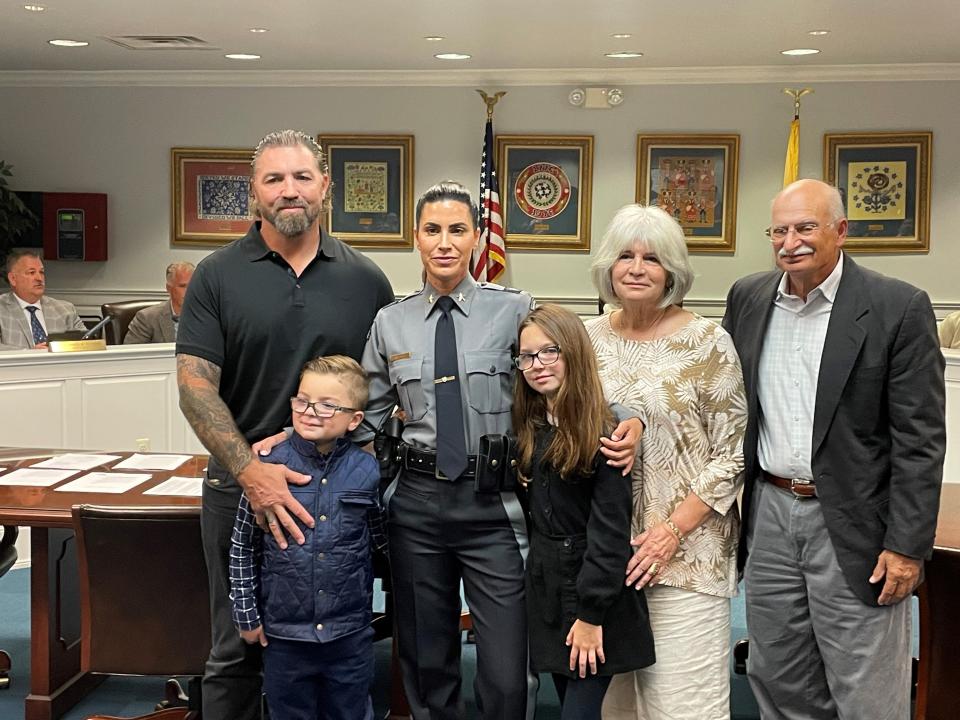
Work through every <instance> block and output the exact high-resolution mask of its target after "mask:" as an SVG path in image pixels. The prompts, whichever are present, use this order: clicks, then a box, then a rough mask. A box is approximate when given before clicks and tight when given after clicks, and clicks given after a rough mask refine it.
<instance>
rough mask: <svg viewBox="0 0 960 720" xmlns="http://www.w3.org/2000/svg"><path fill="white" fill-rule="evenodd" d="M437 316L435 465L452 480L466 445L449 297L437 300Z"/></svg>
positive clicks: (462, 463)
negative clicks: (438, 311)
mask: <svg viewBox="0 0 960 720" xmlns="http://www.w3.org/2000/svg"><path fill="white" fill-rule="evenodd" d="M437 307H438V308H439V309H440V317H438V318H437V332H436V335H435V336H434V346H433V360H434V372H435V376H436V377H435V379H434V381H433V382H434V386H433V388H434V394H435V397H436V399H437V467H438V468H439V469H440V472H442V473H443V474H444V475H445V476H447V477H448V478H450V479H451V480H455V479H457V478H458V477H460V475H461V474H462V473H463V471H464V470H466V469H467V444H466V440H465V439H464V431H463V400H462V399H461V397H460V371H459V369H458V368H457V332H456V329H455V328H454V327H453V318H452V317H451V316H450V311H451V310H452V309H453V298H451V297H450V296H449V295H441V296H440V297H439V298H438V299H437Z"/></svg>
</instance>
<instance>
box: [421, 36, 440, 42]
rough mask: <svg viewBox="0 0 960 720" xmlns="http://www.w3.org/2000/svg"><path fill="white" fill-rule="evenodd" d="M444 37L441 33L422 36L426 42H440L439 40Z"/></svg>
mask: <svg viewBox="0 0 960 720" xmlns="http://www.w3.org/2000/svg"><path fill="white" fill-rule="evenodd" d="M444 39H445V38H444V37H443V35H427V36H426V37H425V38H424V40H426V41H427V42H440V41H441V40H444Z"/></svg>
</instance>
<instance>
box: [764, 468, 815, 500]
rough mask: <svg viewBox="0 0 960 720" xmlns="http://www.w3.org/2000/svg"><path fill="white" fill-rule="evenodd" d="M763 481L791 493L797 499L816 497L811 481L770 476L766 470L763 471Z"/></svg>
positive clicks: (813, 484)
mask: <svg viewBox="0 0 960 720" xmlns="http://www.w3.org/2000/svg"><path fill="white" fill-rule="evenodd" d="M763 479H764V480H766V481H767V482H768V483H770V484H771V485H776V486H777V487H778V488H780V489H781V490H786V491H787V492H788V493H793V495H794V497H798V498H815V497H817V486H816V483H814V482H813V481H812V480H801V479H800V478H782V477H779V476H777V475H771V474H770V473H768V472H767V471H766V470H764V471H763Z"/></svg>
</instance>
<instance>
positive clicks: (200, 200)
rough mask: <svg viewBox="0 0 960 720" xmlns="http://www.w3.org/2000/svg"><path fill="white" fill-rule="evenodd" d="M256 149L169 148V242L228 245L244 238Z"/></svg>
mask: <svg viewBox="0 0 960 720" xmlns="http://www.w3.org/2000/svg"><path fill="white" fill-rule="evenodd" d="M252 155H253V150H252V149H240V148H189V147H175V148H171V149H170V243H171V244H172V245H225V244H227V243H229V242H232V241H233V240H236V239H237V238H240V237H243V236H244V235H245V234H246V232H247V230H249V229H250V223H252V222H253V220H254V218H253V213H252V212H251V208H250V159H251V157H252Z"/></svg>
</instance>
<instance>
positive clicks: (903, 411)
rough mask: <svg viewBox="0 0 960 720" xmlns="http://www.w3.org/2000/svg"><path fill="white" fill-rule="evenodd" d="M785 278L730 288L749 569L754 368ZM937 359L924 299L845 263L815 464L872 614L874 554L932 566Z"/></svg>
mask: <svg viewBox="0 0 960 720" xmlns="http://www.w3.org/2000/svg"><path fill="white" fill-rule="evenodd" d="M782 276H783V273H781V272H780V271H773V272H766V273H758V274H756V275H751V276H749V277H746V278H743V279H742V280H739V281H737V282H736V283H735V284H734V286H733V287H732V288H731V289H730V293H729V294H728V295H727V307H726V315H725V317H724V319H723V326H724V328H726V330H727V331H728V332H729V333H730V335H731V336H732V337H733V340H734V343H735V344H736V347H737V352H738V353H739V354H740V361H741V363H742V365H743V375H744V382H745V385H746V392H747V407H748V410H749V420H748V422H747V431H746V437H745V439H744V446H743V452H744V460H745V464H746V473H747V474H746V477H747V481H746V485H745V488H744V494H743V524H742V527H741V534H740V547H739V553H738V566H739V568H740V569H741V571H742V570H743V564H744V562H745V561H746V556H747V548H746V537H747V531H748V529H749V525H750V522H751V521H752V519H753V518H752V516H751V511H752V508H751V499H752V497H751V496H752V492H751V491H752V488H753V483H754V482H755V481H757V480H758V478H759V475H760V472H761V468H760V466H759V463H758V461H757V437H758V417H759V412H758V411H759V407H758V399H757V381H758V377H757V374H758V368H759V362H760V353H761V351H762V350H763V342H764V337H765V335H766V328H767V324H768V322H769V320H770V314H771V311H772V309H773V302H774V299H775V297H776V293H777V286H778V284H779V282H780V278H781V277H782ZM943 373H944V359H943V353H942V352H941V351H940V346H939V341H938V340H937V327H936V319H935V317H934V314H933V308H932V307H931V305H930V299H929V298H928V297H927V294H926V293H925V292H923V291H922V290H919V289H917V288H915V287H913V286H912V285H909V284H907V283H905V282H902V281H900V280H895V279H893V278H889V277H885V276H884V275H880V274H879V273H876V272H873V271H872V270H868V269H866V268H862V267H860V266H859V265H857V264H856V263H855V262H854V261H853V260H851V259H850V257H849V256H848V255H846V254H844V257H843V275H842V276H841V279H840V285H839V287H838V290H837V296H836V299H835V302H834V306H833V310H832V312H831V315H830V324H829V326H828V328H827V335H826V339H825V340H824V345H823V356H822V358H821V361H820V375H819V381H818V385H817V397H816V405H815V408H814V420H813V447H812V454H811V460H812V466H813V477H814V481H815V482H816V484H817V491H818V494H819V496H820V504H821V507H822V509H823V515H824V519H825V520H826V525H827V530H828V532H829V533H830V539H831V540H832V542H833V545H834V547H835V549H836V552H837V559H838V561H839V563H840V568H841V570H842V571H843V574H844V577H845V578H846V579H847V582H848V583H849V584H850V587H851V589H852V590H853V591H854V592H855V593H856V594H857V596H858V597H859V598H860V599H861V600H863V602H864V603H866V604H868V605H875V604H876V601H877V596H878V595H879V594H880V589H881V588H882V586H883V583H882V582H880V583H877V584H870V583H869V581H868V578H869V577H870V574H871V573H872V572H873V568H874V566H875V565H876V562H877V556H878V555H879V554H880V552H881V550H883V549H887V550H892V551H894V552H897V553H901V554H903V555H908V556H910V557H914V558H929V557H930V554H931V552H932V549H933V538H934V533H935V531H936V524H937V511H938V509H939V505H940V484H941V481H942V478H943V456H944V453H945V451H946V428H945V409H944V406H945V388H944V377H943Z"/></svg>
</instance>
